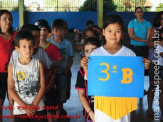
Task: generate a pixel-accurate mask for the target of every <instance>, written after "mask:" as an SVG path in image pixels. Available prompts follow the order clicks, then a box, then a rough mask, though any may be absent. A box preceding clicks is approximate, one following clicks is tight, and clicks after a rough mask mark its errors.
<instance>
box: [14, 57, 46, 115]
mask: <svg viewBox="0 0 163 122" xmlns="http://www.w3.org/2000/svg"><path fill="white" fill-rule="evenodd" d="M12 64H13V78H14V82H15V91H16V92H17V94H18V96H19V97H20V98H21V100H22V101H24V102H25V103H26V104H32V102H33V101H34V100H35V98H36V96H37V94H38V92H39V89H40V72H39V60H38V59H34V58H32V60H31V61H30V63H29V64H27V65H22V64H21V63H20V62H19V60H18V58H17V59H16V60H15V61H14V62H12ZM43 106H44V102H43V99H41V100H40V102H39V104H38V107H39V108H38V109H37V111H42V110H43ZM26 109H29V108H26ZM13 113H14V115H20V114H26V112H25V109H21V108H20V105H19V104H18V103H16V102H15V101H14V109H13Z"/></svg>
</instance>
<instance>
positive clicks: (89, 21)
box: [86, 20, 94, 26]
mask: <svg viewBox="0 0 163 122" xmlns="http://www.w3.org/2000/svg"><path fill="white" fill-rule="evenodd" d="M88 25H94V22H93V21H92V20H88V21H87V22H86V26H88Z"/></svg>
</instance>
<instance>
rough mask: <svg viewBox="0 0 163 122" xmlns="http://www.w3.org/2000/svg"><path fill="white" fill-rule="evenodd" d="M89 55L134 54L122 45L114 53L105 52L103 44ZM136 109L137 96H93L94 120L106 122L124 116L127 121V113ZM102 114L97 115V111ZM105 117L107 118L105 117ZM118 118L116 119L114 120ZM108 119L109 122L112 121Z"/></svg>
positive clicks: (126, 121)
mask: <svg viewBox="0 0 163 122" xmlns="http://www.w3.org/2000/svg"><path fill="white" fill-rule="evenodd" d="M91 56H136V55H135V53H134V52H133V51H132V50H130V49H129V48H127V47H125V46H122V48H121V49H120V50H119V51H118V52H116V53H115V54H110V53H109V52H107V51H106V50H105V49H104V47H103V46H101V47H99V48H97V49H95V50H94V51H93V52H92V53H91ZM136 109H137V98H127V97H98V96H95V121H96V122H101V120H102V121H103V122H107V121H105V120H112V121H113V120H114V122H122V121H121V118H126V120H125V121H124V122H128V119H129V117H128V116H129V113H130V112H132V111H134V110H136ZM96 110H98V111H100V112H101V113H103V114H102V115H104V116H101V115H100V116H99V115H98V113H99V112H98V111H96ZM105 117H107V118H105ZM115 120H118V121H115ZM119 120H120V121H119ZM112 121H109V122H112Z"/></svg>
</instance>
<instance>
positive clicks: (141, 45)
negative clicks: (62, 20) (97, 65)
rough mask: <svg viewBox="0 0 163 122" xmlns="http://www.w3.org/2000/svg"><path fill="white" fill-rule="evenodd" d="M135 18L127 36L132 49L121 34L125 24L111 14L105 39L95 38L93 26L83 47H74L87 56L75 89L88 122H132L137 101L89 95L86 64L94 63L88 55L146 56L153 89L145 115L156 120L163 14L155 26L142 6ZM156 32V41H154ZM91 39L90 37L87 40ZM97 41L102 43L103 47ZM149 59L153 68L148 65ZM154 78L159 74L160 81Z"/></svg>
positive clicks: (162, 64) (162, 76)
mask: <svg viewBox="0 0 163 122" xmlns="http://www.w3.org/2000/svg"><path fill="white" fill-rule="evenodd" d="M134 15H135V17H136V18H135V19H134V20H131V21H130V22H129V24H128V34H129V37H130V39H131V40H130V47H129V48H130V49H129V48H126V47H125V46H123V45H122V41H123V39H124V38H125V37H123V34H122V33H123V22H122V19H121V18H120V17H119V16H117V15H110V16H108V17H106V18H105V20H104V25H103V29H102V31H101V34H102V35H103V37H102V38H99V37H101V36H99V35H96V33H97V27H95V26H93V25H90V26H88V27H87V28H86V29H85V31H84V34H85V35H86V36H85V41H84V43H83V45H81V44H78V45H76V47H75V48H76V49H77V50H81V49H82V48H81V47H83V51H81V55H82V57H83V52H84V56H85V57H84V58H82V60H81V66H82V67H81V69H80V70H79V72H78V76H77V81H76V86H75V88H76V89H77V90H78V95H79V99H80V101H81V103H82V105H83V107H84V111H83V113H84V116H85V119H86V120H87V121H88V122H90V121H95V122H100V121H101V120H102V121H103V122H113V121H114V122H130V113H131V112H132V111H134V110H136V109H137V99H136V98H116V97H115V98H111V97H97V96H95V97H93V96H88V95H87V67H88V66H87V63H88V60H91V59H89V58H88V56H89V55H91V56H141V57H144V65H145V66H146V71H147V73H149V81H150V82H149V83H150V87H149V89H148V92H147V97H148V109H147V112H146V113H147V116H150V117H153V118H154V111H153V108H152V103H153V98H154V90H155V89H156V87H159V89H160V91H162V90H163V86H162V85H163V82H162V81H163V74H162V73H163V57H162V56H163V44H162V42H163V12H162V11H161V12H159V13H157V15H156V17H155V18H154V20H153V27H152V25H151V23H150V22H149V21H147V20H145V19H144V18H143V9H142V8H141V7H137V8H136V9H135V13H134ZM95 31H96V32H95ZM155 31H157V37H158V39H157V40H156V39H155V38H154V34H155V33H154V32H155ZM99 34H100V33H99ZM158 35H159V36H158ZM89 36H90V37H91V38H88V37H89ZM93 38H94V39H93ZM95 38H96V39H95ZM100 39H101V40H100ZM156 41H157V42H156ZM97 42H100V44H101V46H99V43H97ZM79 45H80V46H79ZM96 48H97V49H96ZM155 49H156V50H157V52H156V51H155ZM151 50H152V51H151ZM154 55H157V57H155V58H154ZM151 57H152V58H151ZM147 58H149V59H147ZM155 59H157V60H158V63H157V64H154V60H155ZM149 60H150V65H149V66H148V63H149ZM154 67H157V68H158V70H157V71H155V70H154ZM148 68H149V69H148ZM147 69H148V70H147ZM156 72H157V73H156ZM88 75H89V74H88ZM155 75H159V78H158V80H156V79H155ZM154 83H155V84H154ZM162 99H163V94H162V93H161V92H160V94H159V102H160V103H159V106H160V109H161V120H163V107H162V105H163V101H162Z"/></svg>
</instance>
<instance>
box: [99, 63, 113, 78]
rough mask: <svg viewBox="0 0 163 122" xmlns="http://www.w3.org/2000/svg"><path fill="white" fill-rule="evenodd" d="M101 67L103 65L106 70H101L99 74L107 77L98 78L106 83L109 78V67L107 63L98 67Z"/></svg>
mask: <svg viewBox="0 0 163 122" xmlns="http://www.w3.org/2000/svg"><path fill="white" fill-rule="evenodd" d="M101 65H105V66H106V69H105V70H102V71H101V72H103V73H106V75H107V77H106V78H99V80H102V81H107V80H109V78H110V74H109V73H108V71H109V68H110V66H109V64H107V63H101V64H100V66H101Z"/></svg>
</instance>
